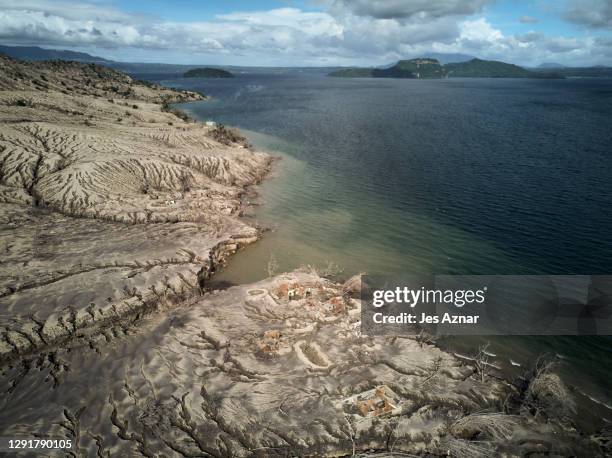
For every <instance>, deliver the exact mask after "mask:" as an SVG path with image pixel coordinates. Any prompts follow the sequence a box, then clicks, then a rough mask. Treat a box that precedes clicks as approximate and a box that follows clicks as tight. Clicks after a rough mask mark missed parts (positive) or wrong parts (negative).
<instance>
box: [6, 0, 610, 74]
mask: <svg viewBox="0 0 612 458" xmlns="http://www.w3.org/2000/svg"><path fill="white" fill-rule="evenodd" d="M374 3H376V4H377V5H378V6H376V7H375V6H373V5H374ZM485 3H486V2H485V1H484V0H483V1H481V0H476V1H469V0H468V1H459V0H428V1H422V0H414V1H383V2H369V3H367V4H366V2H365V0H355V2H354V3H352V6H350V7H349V5H348V2H346V1H338V0H327V3H326V4H327V6H328V9H327V10H323V11H319V12H304V11H302V10H300V9H297V8H278V9H273V10H268V11H242V12H233V13H228V14H222V15H218V16H216V17H214V18H212V19H210V20H208V21H192V22H173V21H166V20H163V19H160V18H154V17H150V16H145V15H132V14H130V15H128V14H126V13H124V12H123V11H120V10H117V9H114V8H107V7H105V6H102V4H99V3H86V2H74V3H73V2H69V1H68V0H65V1H63V2H47V1H43V0H23V1H21V2H19V3H16V2H14V1H11V2H8V1H6V0H0V8H1V9H0V40H2V41H3V42H5V43H7V44H35V45H46V46H52V47H60V48H61V47H64V48H70V49H85V50H87V51H89V52H92V51H94V53H96V54H99V55H103V56H108V57H114V58H117V57H121V56H129V57H126V58H129V59H130V60H148V61H151V60H157V61H160V60H162V61H163V60H165V61H173V60H174V61H177V59H178V57H177V56H181V59H182V61H183V62H198V63H199V62H203V61H205V60H207V61H209V62H210V63H214V62H215V61H219V62H224V63H234V64H249V65H254V64H256V65H262V64H265V65H298V64H299V65H377V64H382V63H388V62H391V61H393V60H396V59H400V58H407V57H415V56H418V55H424V54H427V53H428V52H451V53H464V54H471V55H476V56H478V57H482V58H494V59H499V60H505V61H510V62H515V63H522V64H527V65H537V64H538V63H539V62H542V61H551V60H552V61H558V62H562V63H567V64H589V63H610V58H611V55H612V52H611V51H610V49H611V48H612V43H611V40H607V39H594V38H589V37H582V38H571V37H560V36H547V35H544V34H542V33H539V32H536V31H532V32H529V33H525V34H522V35H516V36H513V35H505V34H504V33H503V32H502V31H501V30H499V29H497V28H496V27H494V26H492V25H491V23H490V22H489V21H488V20H487V19H486V17H484V16H482V17H474V16H469V15H468V16H466V15H465V14H470V13H472V12H474V11H479V10H480V9H481V8H482V5H484V4H485ZM367 5H370V7H371V8H378V9H376V10H373V9H369V10H367V11H366V10H365V9H364V8H365V7H366V6H367ZM383 10H384V11H383ZM385 11H386V12H385ZM461 12H463V13H461ZM391 13H393V14H391ZM460 13H461V14H460ZM388 16H389V17H388ZM103 50H107V51H106V52H104V51H103Z"/></svg>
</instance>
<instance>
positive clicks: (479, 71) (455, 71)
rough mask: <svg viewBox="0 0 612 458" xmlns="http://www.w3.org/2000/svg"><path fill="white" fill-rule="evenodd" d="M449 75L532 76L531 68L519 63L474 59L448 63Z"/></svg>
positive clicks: (481, 76) (488, 76)
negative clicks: (525, 67) (527, 68)
mask: <svg viewBox="0 0 612 458" xmlns="http://www.w3.org/2000/svg"><path fill="white" fill-rule="evenodd" d="M445 67H446V69H447V71H448V76H450V77H456V78H530V77H532V76H534V74H533V73H532V72H530V71H529V70H525V69H524V68H523V67H519V66H518V65H513V64H507V63H505V62H498V61H495V60H481V59H472V60H470V61H468V62H458V63H454V64H446V66H445Z"/></svg>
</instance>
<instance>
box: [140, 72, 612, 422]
mask: <svg viewBox="0 0 612 458" xmlns="http://www.w3.org/2000/svg"><path fill="white" fill-rule="evenodd" d="M149 77H150V76H149ZM157 80H158V81H161V82H162V83H163V84H167V85H173V86H179V87H185V88H190V89H201V90H202V91H203V92H205V93H208V94H211V95H212V97H213V98H212V99H211V100H209V101H206V102H198V103H194V104H187V105H184V106H183V108H184V109H186V110H187V111H190V112H191V113H192V114H193V115H194V116H196V117H198V118H199V119H202V120H204V119H212V120H215V121H218V122H223V123H226V124H229V125H234V126H238V127H240V128H241V129H243V130H244V131H245V132H246V133H247V135H248V136H249V138H250V140H251V141H252V142H253V143H254V144H255V145H257V146H258V147H259V148H261V149H266V150H270V151H272V152H276V153H278V154H279V155H281V156H282V159H281V160H280V161H279V162H278V163H277V165H276V167H275V171H274V176H273V177H272V178H271V179H270V180H268V181H266V182H265V183H264V184H263V185H262V186H261V188H260V192H261V198H260V201H261V203H263V204H264V205H262V206H260V207H256V208H255V209H254V215H253V217H254V218H255V219H257V220H258V221H260V222H261V223H262V224H264V225H266V226H268V227H271V228H272V230H271V231H270V232H268V233H267V234H266V235H265V237H264V238H263V240H262V241H261V242H259V243H257V244H256V245H253V246H251V247H249V248H247V249H246V250H244V251H243V252H241V253H239V254H238V255H237V256H236V257H235V258H234V259H233V260H232V262H231V263H230V265H229V267H228V268H227V269H226V270H225V271H223V272H221V273H220V274H219V276H218V277H217V280H218V281H220V282H230V283H232V282H234V283H237V282H245V281H254V280H257V279H259V278H263V277H264V276H266V275H267V273H268V272H267V265H268V261H269V260H270V258H271V257H273V258H274V259H275V260H276V261H277V262H278V264H279V266H278V270H280V271H284V270H290V269H293V268H295V267H298V266H301V265H306V264H310V265H316V266H319V267H321V266H325V265H327V264H328V263H330V262H331V263H332V264H334V265H338V266H339V268H340V269H342V270H343V272H344V274H345V275H349V274H352V273H356V272H368V273H371V274H382V275H385V274H388V275H395V274H398V273H437V274H610V273H612V212H610V211H609V208H612V181H611V178H612V161H611V160H610V154H611V151H610V146H609V145H610V144H612V81H611V80H559V81H545V80H470V79H465V80H443V81H413V80H368V79H361V80H349V79H332V78H326V77H324V76H323V75H313V74H309V75H301V74H299V73H288V74H276V75H267V74H241V75H238V76H237V77H236V78H234V79H231V80H217V81H211V80H208V81H205V80H188V79H184V78H178V77H177V78H174V77H169V76H167V75H164V76H159V77H158V78H157ZM485 340H489V341H490V342H491V352H492V353H494V354H496V357H495V358H494V360H495V363H496V364H498V365H499V366H500V367H501V368H502V369H503V370H504V371H506V372H507V373H508V374H511V375H518V374H519V373H521V372H522V371H524V370H525V368H526V367H528V366H529V365H530V364H531V363H532V362H533V361H534V359H535V358H537V356H538V355H540V354H542V353H552V354H557V355H559V357H560V358H561V359H560V361H561V365H560V370H561V371H562V372H563V374H564V376H565V378H566V380H567V381H568V382H569V383H570V384H571V385H572V386H573V387H574V388H575V390H576V395H577V396H579V399H580V400H581V401H582V402H581V403H580V405H581V406H583V407H584V409H585V413H584V418H585V419H586V421H587V422H588V423H593V424H594V423H595V422H596V421H597V420H601V419H602V418H608V419H612V409H610V408H609V407H612V397H611V395H610V392H612V389H611V388H612V383H611V382H610V380H612V351H611V347H610V344H611V340H610V338H608V337H596V338H569V337H564V338H559V337H552V338H551V337H548V338H495V339H482V338H479V339H476V338H474V339H468V338H461V339H459V338H454V339H447V340H446V341H445V342H444V345H445V346H446V347H447V348H449V349H450V350H451V351H455V352H457V353H460V354H466V355H469V354H471V353H473V351H474V347H475V346H477V345H478V344H480V343H482V342H483V341H485ZM513 362H514V364H513ZM516 364H520V366H517V365H516ZM581 393H584V394H586V395H587V396H583V394H581ZM589 396H590V397H591V398H593V399H594V400H596V401H597V402H593V401H592V400H589ZM606 405H607V406H609V407H606Z"/></svg>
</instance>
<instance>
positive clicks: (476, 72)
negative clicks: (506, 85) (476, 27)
mask: <svg viewBox="0 0 612 458" xmlns="http://www.w3.org/2000/svg"><path fill="white" fill-rule="evenodd" d="M329 76H336V77H344V78H420V79H431V78H562V77H563V76H561V75H560V74H559V73H558V72H556V71H555V72H554V73H550V72H541V71H540V72H536V71H530V70H526V69H524V68H523V67H519V66H518V65H513V64H507V63H505V62H498V61H493V60H481V59H472V60H470V61H467V62H458V63H449V64H446V65H442V64H440V62H439V61H438V60H436V59H425V58H423V59H410V60H400V61H399V62H398V63H397V64H395V65H394V66H392V67H389V68H385V69H369V68H345V69H342V70H338V71H335V72H332V73H330V74H329Z"/></svg>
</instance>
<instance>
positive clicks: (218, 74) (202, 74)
mask: <svg viewBox="0 0 612 458" xmlns="http://www.w3.org/2000/svg"><path fill="white" fill-rule="evenodd" d="M183 76H184V77H185V78H233V77H234V75H232V74H231V73H230V72H228V71H227V70H222V69H220V68H209V67H204V68H193V69H191V70H188V71H186V72H185V73H184V74H183Z"/></svg>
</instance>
